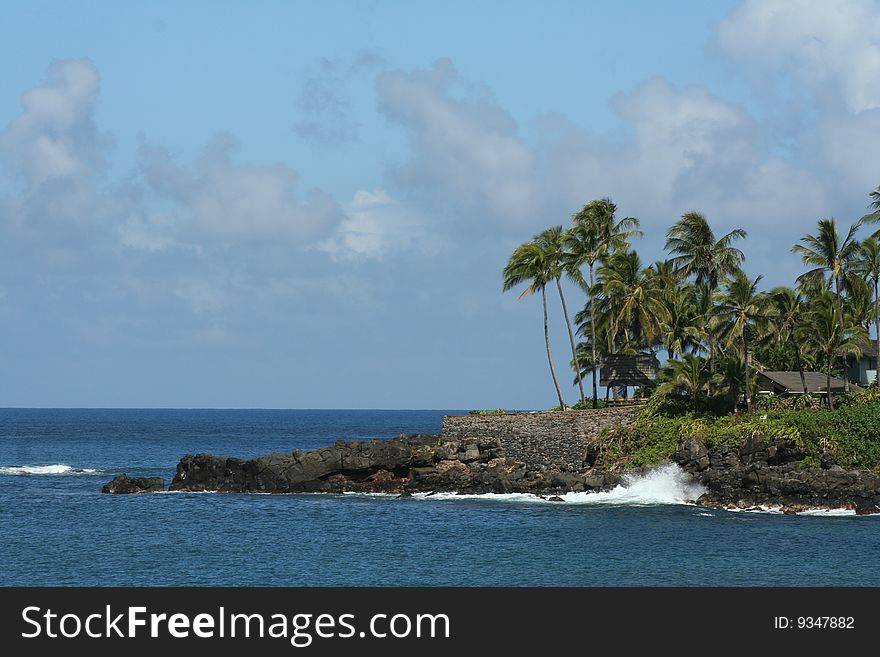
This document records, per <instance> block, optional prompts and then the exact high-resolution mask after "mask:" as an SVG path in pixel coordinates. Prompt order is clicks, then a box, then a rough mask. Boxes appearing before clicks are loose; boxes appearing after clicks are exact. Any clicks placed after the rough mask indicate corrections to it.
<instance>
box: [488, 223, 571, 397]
mask: <svg viewBox="0 0 880 657" xmlns="http://www.w3.org/2000/svg"><path fill="white" fill-rule="evenodd" d="M503 276H504V282H503V290H504V291H505V292H507V290H509V289H511V288H512V287H515V286H517V285H520V284H521V283H525V282H527V281H528V282H529V285H528V287H527V288H526V289H525V290H524V291H523V293H522V294H520V295H519V298H520V299H522V298H523V297H526V296H528V295H529V294H533V293H535V292H537V291H539V290H540V292H541V302H542V304H543V308H544V345H545V347H546V348H547V362H548V363H549V364H550V376H551V377H552V378H553V385H554V387H555V388H556V396H557V397H558V398H559V407H560V408H563V409H564V408H565V400H564V399H563V397H562V389H561V388H560V387H559V380H558V379H557V378H556V368H555V367H554V366H553V356H552V354H551V353H550V330H549V328H548V326H547V283H549V282H550V281H551V280H553V268H552V263H551V260H550V258H549V257H548V254H547V252H546V251H545V250H544V248H543V247H542V246H541V245H540V244H538V243H537V242H536V241H535V240H533V241H531V242H527V243H525V244H521V245H520V246H518V247H517V248H516V249H515V250H514V252H513V255H511V256H510V260H509V261H508V262H507V266H506V267H505V268H504V273H503Z"/></svg>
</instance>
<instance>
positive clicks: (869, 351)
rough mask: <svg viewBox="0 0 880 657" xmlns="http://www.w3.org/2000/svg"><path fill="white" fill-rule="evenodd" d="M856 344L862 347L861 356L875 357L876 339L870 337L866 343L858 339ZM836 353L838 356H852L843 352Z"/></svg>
mask: <svg viewBox="0 0 880 657" xmlns="http://www.w3.org/2000/svg"><path fill="white" fill-rule="evenodd" d="M858 345H859V347H861V349H862V358H877V341H876V340H873V339H872V340H870V341H869V342H867V343H865V342H862V341H859V343H858ZM838 355H839V356H846V357H847V358H848V359H849V358H852V355H850V354H845V353H843V352H838Z"/></svg>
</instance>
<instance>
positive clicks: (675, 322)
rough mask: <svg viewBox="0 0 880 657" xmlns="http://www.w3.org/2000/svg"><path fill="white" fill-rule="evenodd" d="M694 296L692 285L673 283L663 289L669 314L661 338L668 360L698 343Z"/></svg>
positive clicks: (698, 333) (693, 348)
mask: <svg viewBox="0 0 880 657" xmlns="http://www.w3.org/2000/svg"><path fill="white" fill-rule="evenodd" d="M695 297H696V291H695V289H694V287H693V286H692V285H673V286H671V287H668V288H666V290H665V291H664V294H663V300H664V303H665V304H666V310H667V311H668V313H669V316H668V319H667V320H666V322H665V323H664V325H663V335H662V338H663V345H664V346H665V347H666V355H667V356H668V358H669V360H672V359H674V358H675V355H676V354H683V353H685V352H686V351H687V350H688V349H690V350H691V351H695V350H696V348H697V347H698V346H699V344H700V331H699V328H698V326H697V324H698V322H697V310H696V303H695V301H696V299H695Z"/></svg>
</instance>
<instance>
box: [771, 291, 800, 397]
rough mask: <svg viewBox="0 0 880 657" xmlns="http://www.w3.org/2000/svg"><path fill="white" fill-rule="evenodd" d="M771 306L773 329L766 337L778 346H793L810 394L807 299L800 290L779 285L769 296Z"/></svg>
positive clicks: (795, 362)
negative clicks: (805, 349) (805, 345)
mask: <svg viewBox="0 0 880 657" xmlns="http://www.w3.org/2000/svg"><path fill="white" fill-rule="evenodd" d="M768 301H769V304H770V308H769V311H768V320H769V322H770V327H771V330H770V331H768V332H767V334H766V337H768V338H770V339H771V340H772V341H773V342H774V343H775V344H776V345H777V346H778V347H782V348H786V347H791V349H792V350H793V352H794V366H795V368H797V371H798V372H799V373H800V375H801V386H803V389H804V394H805V395H807V394H809V392H810V391H809V390H808V389H807V379H806V377H805V376H804V357H803V348H802V346H801V345H802V344H803V342H804V335H803V333H804V327H805V325H806V317H805V314H806V311H805V306H806V299H805V297H804V295H803V293H802V292H801V291H800V290H792V289H791V288H790V287H777V288H775V289H774V290H772V291H771V292H770V294H769V296H768Z"/></svg>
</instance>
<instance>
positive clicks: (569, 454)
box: [440, 406, 641, 471]
mask: <svg viewBox="0 0 880 657" xmlns="http://www.w3.org/2000/svg"><path fill="white" fill-rule="evenodd" d="M640 410H641V407H640V406H619V407H614V408H598V409H596V410H588V411H556V412H544V413H507V414H504V415H447V416H446V417H445V418H443V427H442V429H441V430H440V435H441V436H442V437H443V438H445V439H461V438H485V437H493V438H496V439H497V440H498V442H499V443H500V444H501V448H502V449H503V450H504V453H505V455H506V456H509V457H512V458H514V459H517V460H518V461H525V462H526V463H533V464H539V463H540V464H543V465H546V466H548V467H553V468H557V469H562V470H569V471H576V470H581V469H582V468H583V467H584V453H585V450H586V446H587V444H588V443H589V442H590V440H592V439H593V438H595V437H596V436H597V435H598V434H599V432H600V431H602V430H603V429H607V428H614V427H618V426H620V425H622V424H629V423H631V422H632V421H634V420H635V417H636V415H638V413H639V411H640Z"/></svg>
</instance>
